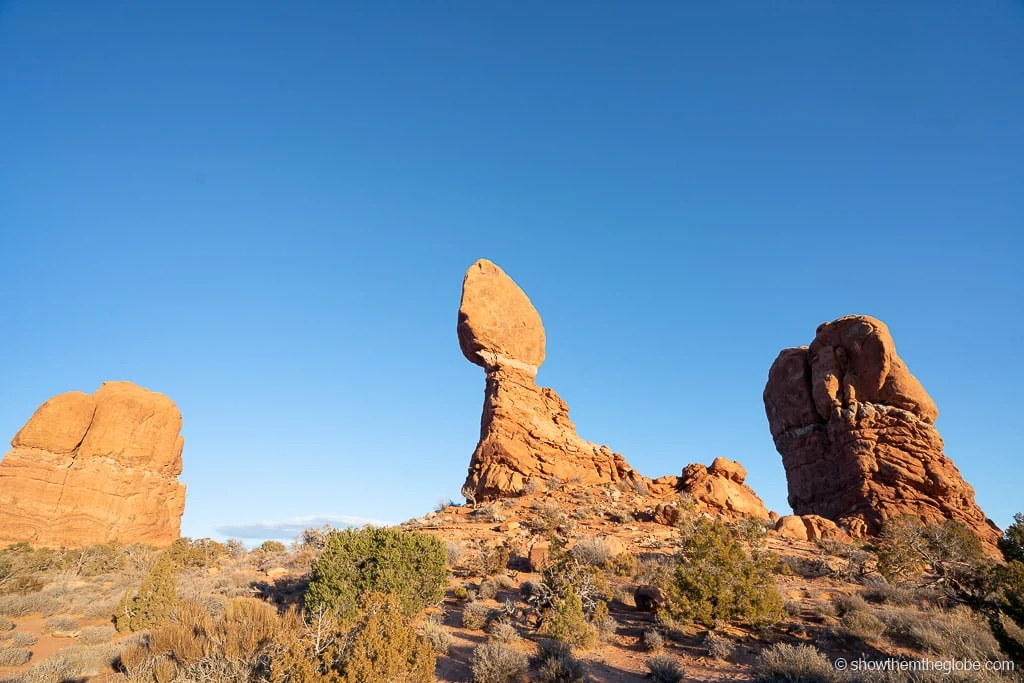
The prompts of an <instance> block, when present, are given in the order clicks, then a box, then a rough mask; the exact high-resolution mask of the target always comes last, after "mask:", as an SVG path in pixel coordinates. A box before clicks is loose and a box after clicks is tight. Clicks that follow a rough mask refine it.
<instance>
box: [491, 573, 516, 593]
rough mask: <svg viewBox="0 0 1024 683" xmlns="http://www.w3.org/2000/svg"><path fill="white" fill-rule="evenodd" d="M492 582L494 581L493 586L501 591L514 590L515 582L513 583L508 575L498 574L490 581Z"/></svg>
mask: <svg viewBox="0 0 1024 683" xmlns="http://www.w3.org/2000/svg"><path fill="white" fill-rule="evenodd" d="M492 581H494V584H495V585H496V586H497V587H498V588H500V589H502V590H509V589H511V588H515V585H516V582H515V581H513V580H512V578H511V577H510V576H509V575H508V574H498V575H497V576H495V577H494V578H493V579H492Z"/></svg>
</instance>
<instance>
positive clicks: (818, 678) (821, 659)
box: [754, 643, 837, 683]
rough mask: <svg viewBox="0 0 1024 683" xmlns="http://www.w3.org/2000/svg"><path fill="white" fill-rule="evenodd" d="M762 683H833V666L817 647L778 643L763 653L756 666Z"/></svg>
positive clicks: (758, 679) (759, 682) (755, 668)
mask: <svg viewBox="0 0 1024 683" xmlns="http://www.w3.org/2000/svg"><path fill="white" fill-rule="evenodd" d="M754 674H755V677H756V679H755V680H757V681H758V683H831V682H832V681H835V680H836V678H837V677H836V673H835V670H834V669H833V668H832V664H831V662H829V661H828V657H826V656H825V655H824V654H823V653H821V652H820V651H818V649H817V648H815V647H814V646H813V645H797V646H793V645H787V644H785V643H778V644H776V645H772V646H771V647H769V648H767V649H765V650H763V651H762V652H761V654H760V655H758V658H757V663H756V664H755V666H754Z"/></svg>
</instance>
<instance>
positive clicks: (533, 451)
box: [458, 260, 768, 523]
mask: <svg viewBox="0 0 1024 683" xmlns="http://www.w3.org/2000/svg"><path fill="white" fill-rule="evenodd" d="M458 335H459V345H460V346H461V348H462V353H463V354H464V355H465V356H466V358H467V359H469V361H470V362H472V363H475V364H476V365H479V366H481V367H483V368H484V370H485V371H486V373H487V387H486V390H485V392H484V410H483V417H482V418H481V424H480V442H479V443H478V444H477V447H476V451H475V452H474V453H473V458H472V460H471V461H470V465H469V475H468V476H467V478H466V483H465V485H464V486H463V489H462V492H463V494H464V495H465V496H466V498H467V499H470V500H476V501H482V500H487V499H492V498H498V497H501V496H509V495H517V494H519V493H521V492H522V491H523V490H524V487H525V486H526V482H527V481H529V480H531V479H533V480H536V481H538V482H539V483H544V484H548V483H550V482H551V481H552V480H562V481H565V482H575V483H578V484H601V483H611V482H616V481H620V480H623V479H625V480H628V481H632V482H635V483H636V484H637V489H638V490H645V489H646V490H647V491H649V493H650V494H651V495H652V496H653V497H655V498H662V499H675V498H677V497H678V496H679V494H680V493H687V494H690V495H691V496H692V497H693V498H694V499H695V500H696V501H697V502H698V503H699V504H701V506H702V508H703V509H704V510H705V511H707V512H711V513H714V514H721V515H725V516H727V517H732V518H738V517H743V516H748V515H749V516H754V517H759V518H767V517H768V511H767V510H766V509H765V507H764V504H763V503H762V502H761V500H760V499H759V498H758V497H757V495H756V494H755V493H754V492H753V491H752V490H751V489H750V487H748V486H747V485H745V484H744V483H743V481H744V479H745V478H746V475H747V473H746V470H744V469H743V466H742V465H740V464H739V463H737V462H732V461H730V460H726V459H725V458H717V459H716V460H715V461H714V462H713V463H712V464H711V466H710V467H705V466H704V465H689V466H687V467H686V468H685V469H684V470H683V472H682V476H681V477H661V478H660V479H656V480H654V481H651V480H650V479H647V478H645V477H643V476H642V475H640V474H639V473H638V472H636V471H634V470H633V469H632V468H631V467H630V466H629V464H628V463H627V462H626V461H625V459H624V458H623V457H622V456H621V455H619V454H618V453H613V452H612V451H611V450H610V449H608V448H607V447H606V446H599V445H596V444H593V443H590V442H589V441H585V440H583V439H581V438H580V437H579V436H578V435H577V434H576V428H575V426H574V425H573V423H572V421H571V420H570V419H569V407H568V406H567V405H566V404H565V401H563V400H562V399H561V398H559V396H558V394H556V393H555V392H554V391H553V390H551V389H546V388H541V387H539V386H537V383H536V376H537V370H538V368H539V367H540V365H541V363H543V362H544V353H545V349H544V345H545V336H544V325H543V324H542V323H541V319H540V314H538V313H537V310H536V309H535V308H534V307H533V304H532V303H530V299H529V298H528V297H527V296H526V294H525V293H524V292H523V290H521V289H520V288H519V286H518V285H516V283H515V282H513V281H512V279H511V278H510V277H508V276H507V275H506V274H505V273H504V272H503V271H502V270H501V269H500V268H498V266H496V265H494V264H493V263H491V262H490V261H484V260H481V261H477V262H476V263H474V264H473V265H472V266H470V268H469V270H468V271H467V272H466V278H465V280H464V281H463V283H462V303H461V305H460V306H459V324H458ZM660 507H664V506H660ZM663 512H664V515H667V516H668V517H671V516H672V515H673V514H675V515H676V517H678V511H677V510H676V509H675V508H674V507H673V505H671V504H669V505H668V506H667V507H666V508H665V509H664V510H663ZM668 517H666V519H667V518H668ZM666 523H672V522H666Z"/></svg>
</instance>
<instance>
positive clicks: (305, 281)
mask: <svg viewBox="0 0 1024 683" xmlns="http://www.w3.org/2000/svg"><path fill="white" fill-rule="evenodd" d="M1020 83H1024V5H1021V4H1020V3H991V4H984V3H983V4H977V3H976V4H971V5H964V4H963V3H957V2H952V1H947V0H939V1H938V2H924V1H923V0H912V1H911V2H908V3H904V4H901V5H899V6H898V7H888V6H887V7H886V8H885V10H884V11H880V10H879V8H877V7H872V6H863V5H822V4H821V3H816V2H810V0H796V1H795V2H792V3H786V4H784V5H766V4H764V3H753V2H751V3H739V4H715V3H709V4H705V5H688V4H679V3H670V2H654V3H651V4H646V5H643V6H639V7H636V6H626V5H615V4H610V5H606V4H605V5H595V4H593V3H574V2H570V3H564V4H558V5H554V6H552V5H543V4H540V3H525V4H520V5H515V6H507V7H498V6H487V5H473V6H460V7H449V8H443V9H442V8H438V7H434V6H430V5H423V4H420V3H401V4H400V5H399V6H397V7H395V6H388V7H384V6H379V5H372V6H352V5H345V4H324V3H314V2H306V1H304V0H299V2H295V3H289V4H288V5H281V4H279V3H271V2H265V1H264V0H254V1H252V2H245V3H242V2H236V1H235V0H226V1H225V2H219V3H199V2H194V1H192V0H185V1H184V2H179V3H173V4H140V3H126V2H123V1H121V0H98V1H97V2H93V3H88V4H87V5H86V4H67V5H61V6H60V7H56V8H55V7H51V6H44V5H42V4H40V3H32V2H25V1H24V0H9V1H8V2H0V92H3V93H4V94H5V98H4V101H5V106H4V107H3V108H0V152H2V154H3V159H4V163H3V164H0V236H2V237H0V239H2V244H3V247H4V253H5V254H6V255H7V259H6V260H5V265H4V268H3V269H0V289H2V291H4V292H6V293H7V294H8V298H7V305H6V306H5V308H4V317H3V322H2V323H0V324H2V325H3V331H4V334H3V335H0V364H2V368H0V369H2V374H3V377H4V388H5V391H4V392H2V393H0V437H2V438H5V439H6V438H10V437H13V435H14V434H15V433H16V432H17V431H18V429H20V428H21V426H22V425H23V424H24V423H25V421H26V420H27V419H28V418H29V416H30V415H31V414H32V411H34V410H35V409H36V407H38V406H39V405H40V404H41V403H42V402H43V401H45V400H47V399H48V398H50V397H52V396H54V395H57V394H60V393H64V392H66V391H71V390H80V391H86V392H89V393H92V392H93V391H95V390H96V388H98V387H99V386H100V384H101V383H102V382H103V381H107V380H113V379H125V380H129V381H132V382H135V383H137V384H139V385H140V386H144V387H147V388H149V389H152V390H154V391H158V392H160V393H163V394H165V395H167V396H168V397H170V398H171V399H172V400H173V401H174V402H175V403H176V404H177V406H178V408H179V409H180V410H181V412H182V414H183V416H184V426H183V429H182V434H183V435H184V438H185V450H184V472H183V473H182V476H181V481H182V482H184V483H185V484H186V485H187V487H188V492H187V500H186V507H185V514H184V518H183V521H182V533H183V534H184V535H186V536H191V537H211V538H226V537H227V536H226V535H223V534H219V532H218V529H225V528H227V529H236V530H242V531H245V532H246V533H249V532H253V533H262V532H260V531H259V530H260V529H266V530H268V532H269V533H286V531H284V530H290V529H293V528H295V527H294V525H295V524H298V523H301V522H298V521H296V520H302V519H319V518H335V519H364V518H365V519H373V520H389V521H394V522H400V521H402V520H405V519H410V518H414V517H417V516H420V515H422V514H424V513H425V512H427V511H429V510H431V509H433V508H434V506H435V505H436V504H437V501H438V500H439V499H441V498H444V499H455V500H460V499H461V497H460V495H459V491H460V488H461V485H462V483H463V481H464V479H465V476H466V468H467V466H468V464H469V459H470V456H471V454H472V453H473V449H474V447H475V445H476V442H477V439H478V437H479V420H480V412H481V401H482V396H483V388H484V373H483V372H482V371H481V369H480V368H479V367H477V366H474V365H472V364H470V363H469V362H467V361H466V360H465V358H463V356H462V354H461V353H460V352H459V347H458V342H457V339H456V334H455V326H456V311H457V308H458V303H459V294H460V286H461V283H462V277H463V274H464V273H465V270H466V268H467V267H468V266H469V265H470V264H471V263H473V262H474V261H475V260H476V259H478V258H488V259H490V260H492V261H494V262H495V263H497V264H498V265H500V266H501V268H503V269H504V270H505V271H506V272H507V273H508V274H509V275H510V276H511V277H512V278H513V279H514V280H515V281H516V282H517V283H518V284H519V285H520V286H521V287H522V289H523V290H524V291H525V292H526V293H527V295H528V296H529V297H530V298H531V300H532V301H533V304H534V305H535V306H536V308H537V310H538V311H539V312H540V315H541V317H542V319H543V321H544V326H545V329H546V331H547V360H546V361H545V363H544V365H543V366H542V367H541V369H540V372H539V375H538V383H539V384H541V385H542V386H547V387H551V388H553V389H554V390H555V391H557V392H558V394H559V395H560V396H561V397H562V398H563V399H564V400H565V401H566V402H567V403H568V405H569V407H570V417H571V419H572V420H573V421H574V423H575V424H576V427H577V431H578V433H579V435H580V436H581V437H582V438H584V439H587V440H589V441H593V442H595V443H600V444H605V445H607V446H608V447H609V448H611V449H612V450H614V451H616V452H618V453H621V454H623V455H624V456H625V458H626V459H627V460H628V461H629V463H630V464H631V465H632V466H633V467H634V468H635V469H636V470H638V471H639V472H641V473H643V474H645V475H647V476H651V477H657V476H662V475H667V474H678V473H679V472H680V471H681V470H682V468H683V467H684V466H685V465H687V464H689V463H693V462H699V463H704V464H708V463H710V462H711V461H712V460H713V459H714V458H715V457H716V456H724V457H727V458H729V459H730V460H737V461H739V462H740V463H742V464H743V466H744V467H745V468H746V469H747V471H748V478H747V483H748V484H749V485H750V486H751V488H752V489H753V490H754V491H756V492H757V494H758V495H759V496H760V497H761V498H762V499H763V500H764V502H765V505H766V506H767V507H768V508H769V509H772V510H775V511H777V512H779V513H783V512H785V511H788V509H789V507H788V504H787V502H786V496H787V491H786V479H785V473H784V470H783V467H782V460H781V457H780V456H779V455H778V453H777V452H776V450H775V448H774V444H773V442H772V438H771V434H770V433H769V430H768V425H767V420H766V418H765V413H764V407H763V403H762V397H761V393H762V391H763V389H764V384H765V381H766V379H767V374H768V368H769V367H770V365H771V363H772V361H773V360H774V359H775V356H776V354H778V352H779V351H780V350H781V349H783V348H787V347H793V346H800V345H805V344H808V343H809V342H810V341H811V339H812V338H813V337H814V331H815V329H816V327H817V326H818V325H819V324H821V323H822V322H825V321H831V320H834V319H836V318H838V317H840V316H843V315H849V314H866V315H870V316H873V317H876V318H878V319H880V320H882V321H883V322H885V323H886V324H887V325H888V326H889V328H890V330H891V332H892V336H893V338H894V339H895V343H896V348H897V351H898V352H899V354H900V356H901V357H902V358H903V359H904V361H905V362H906V364H907V367H908V368H909V370H910V371H911V372H912V373H913V374H914V375H915V376H916V377H917V378H918V379H919V380H920V381H921V383H922V384H923V386H924V388H925V389H926V390H927V391H928V393H929V394H930V395H931V396H932V398H933V399H934V400H935V402H936V404H937V405H938V407H939V410H940V415H939V418H938V421H937V422H936V426H937V428H938V430H939V431H940V432H941V434H942V437H943V439H944V440H945V454H946V456H947V457H949V458H950V459H951V460H952V461H953V462H954V463H955V464H956V466H957V467H958V468H959V470H960V472H961V473H962V475H963V478H964V480H965V481H967V482H968V483H969V484H971V486H973V487H974V489H975V491H976V500H977V502H978V504H979V506H980V507H981V508H982V509H983V510H984V511H985V512H986V514H987V515H988V516H989V517H990V518H991V519H993V520H994V521H995V522H996V523H997V524H998V525H999V526H1000V527H1005V526H1006V525H1007V524H1009V523H1010V521H1011V519H1012V516H1013V514H1014V513H1016V512H1020V511H1021V510H1020V509H1019V506H1020V505H1021V503H1020V495H1019V488H1020V482H1021V481H1022V480H1024V461H1022V458H1021V449H1020V435H1019V431H1020V430H1019V428H1018V416H1019V415H1020V414H1021V413H1022V412H1024V398H1022V396H1021V394H1020V392H1019V391H1018V390H1017V386H1018V385H1019V384H1021V381H1022V380H1024V377H1022V371H1021V370H1020V367H1019V364H1017V363H1015V362H1014V361H1013V359H1014V358H1016V356H1017V353H1018V350H1019V348H1020V347H1021V345H1022V344H1024V320H1022V318H1021V316H1020V315H1019V314H1018V312H1019V311H1021V310H1024V274H1022V273H1021V268H1020V263H1019V261H1020V254H1021V253H1022V247H1024V237H1022V235H1021V230H1020V227H1021V226H1022V225H1024V193H1022V192H1021V190H1020V169H1019V165H1020V159H1022V158H1024V127H1022V126H1021V125H1020V122H1021V121H1024V89H1022V88H1020Z"/></svg>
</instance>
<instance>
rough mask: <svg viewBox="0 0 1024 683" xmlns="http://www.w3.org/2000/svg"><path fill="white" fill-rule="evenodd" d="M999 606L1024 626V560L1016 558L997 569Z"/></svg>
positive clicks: (1018, 623) (1019, 624)
mask: <svg viewBox="0 0 1024 683" xmlns="http://www.w3.org/2000/svg"><path fill="white" fill-rule="evenodd" d="M995 575H996V585H997V586H998V595H999V607H1000V609H1001V610H1002V611H1003V612H1004V613H1005V614H1006V615H1007V616H1008V617H1010V618H1011V619H1013V621H1014V622H1015V623H1016V624H1017V625H1018V626H1020V627H1021V628H1024V562H1021V561H1018V560H1014V561H1013V562H1009V563H1007V564H1006V565H1005V566H1003V567H999V568H998V569H997V570H996V574H995Z"/></svg>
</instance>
